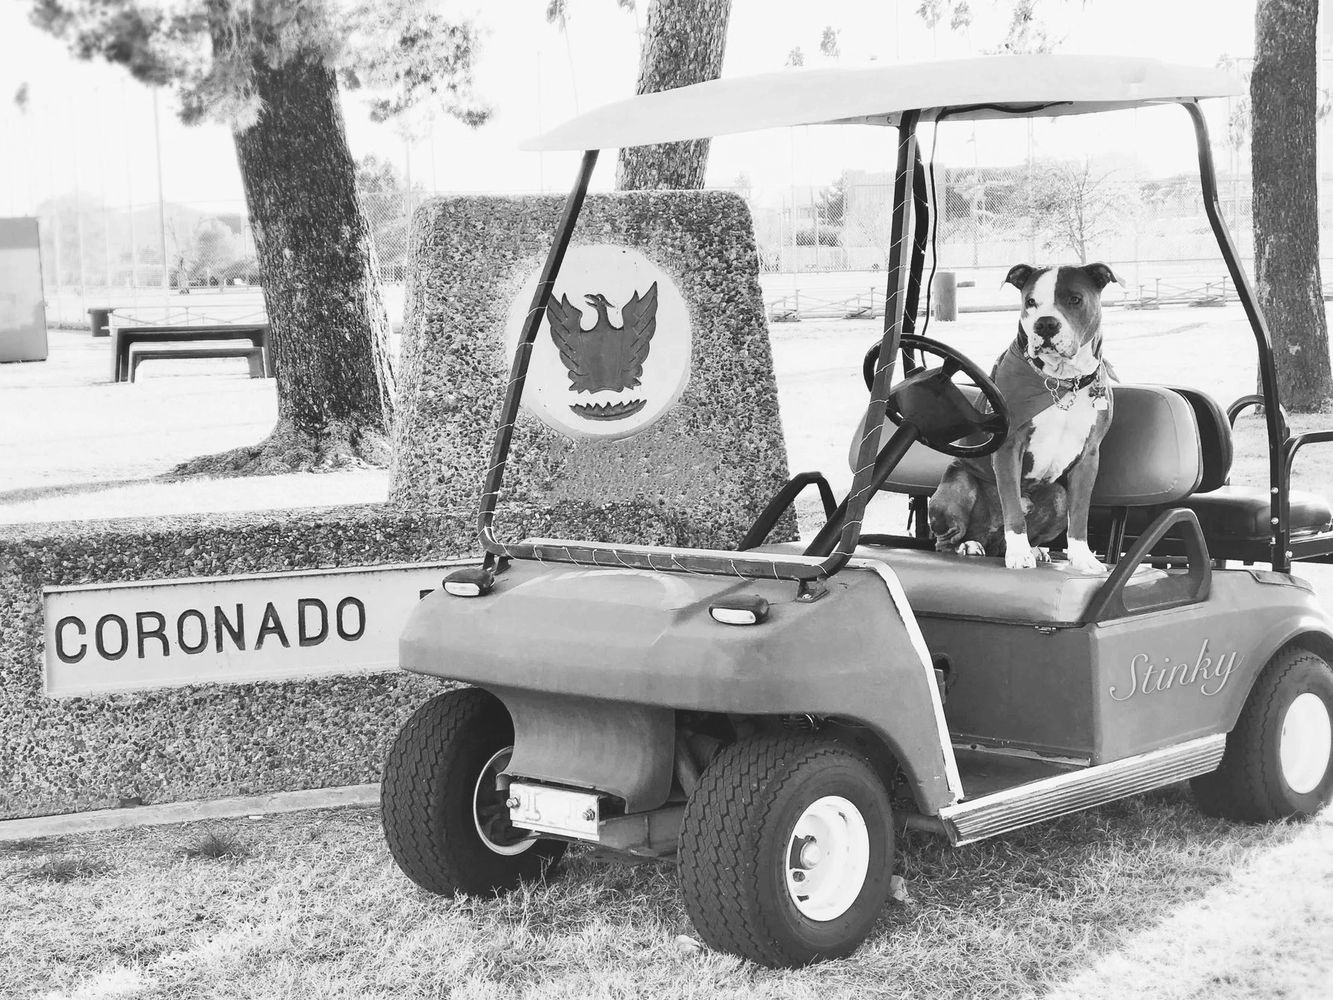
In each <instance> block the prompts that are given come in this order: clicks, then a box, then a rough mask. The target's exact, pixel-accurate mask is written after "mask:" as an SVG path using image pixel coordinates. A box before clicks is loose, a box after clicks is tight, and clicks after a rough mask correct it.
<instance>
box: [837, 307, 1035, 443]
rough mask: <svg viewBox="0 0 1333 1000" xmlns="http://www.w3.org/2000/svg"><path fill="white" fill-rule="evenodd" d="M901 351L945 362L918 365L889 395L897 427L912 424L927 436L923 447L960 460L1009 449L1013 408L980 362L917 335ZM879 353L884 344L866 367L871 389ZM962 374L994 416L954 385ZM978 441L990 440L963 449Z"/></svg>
mask: <svg viewBox="0 0 1333 1000" xmlns="http://www.w3.org/2000/svg"><path fill="white" fill-rule="evenodd" d="M899 346H900V347H901V348H902V349H903V350H908V351H919V352H920V353H921V354H923V355H928V356H931V357H935V358H939V359H940V361H941V362H942V364H941V365H939V367H937V368H927V367H926V366H925V364H923V363H918V364H917V365H916V366H915V367H913V368H911V369H909V370H908V371H907V372H906V374H905V376H904V378H903V380H902V381H901V382H899V383H898V384H897V385H895V386H894V387H893V388H892V389H891V390H890V391H889V398H888V401H887V403H886V405H885V413H886V415H887V416H888V418H889V419H890V420H891V421H893V423H894V424H896V425H898V426H900V427H901V426H902V425H903V424H911V425H912V426H913V427H915V428H916V429H917V431H918V433H919V434H920V435H921V441H922V443H923V444H925V445H927V446H928V447H930V448H933V449H934V450H935V451H938V452H941V453H943V454H945V455H951V456H953V457H954V458H981V457H982V456H984V455H989V454H991V453H992V452H994V451H996V450H997V449H998V448H999V447H1000V445H1002V444H1004V440H1005V438H1006V437H1008V436H1009V407H1008V406H1007V405H1006V404H1005V401H1004V397H1003V396H1002V395H1000V390H999V389H998V388H997V387H996V385H995V383H994V382H993V381H991V378H990V376H989V375H987V374H986V373H985V372H984V371H982V370H981V368H980V367H979V366H978V365H977V363H976V362H975V361H973V360H972V359H971V358H969V357H967V356H966V355H964V354H961V353H959V352H958V351H957V350H955V349H954V348H952V347H950V346H949V345H948V344H942V343H940V342H939V341H938V340H931V339H930V338H929V337H920V336H917V335H916V334H913V333H905V334H903V335H902V337H901V338H900V341H899ZM879 348H880V345H879V344H874V345H873V346H872V347H871V348H870V350H868V351H867V352H866V356H865V360H864V361H863V362H862V364H861V373H862V374H863V375H864V376H865V380H866V387H867V388H870V387H871V386H872V385H873V384H874V381H875V367H876V365H877V364H878V362H879ZM959 372H961V373H962V374H964V375H966V376H967V378H968V380H969V381H970V382H971V383H972V385H974V386H975V387H976V388H977V389H978V390H979V391H980V392H981V399H982V401H984V402H985V403H986V404H988V405H989V407H990V410H989V412H987V411H985V410H982V409H979V408H978V407H977V404H976V403H974V402H973V401H972V399H970V398H969V397H968V395H967V394H966V393H964V392H963V390H962V389H961V388H959V387H958V386H957V385H955V384H954V381H953V377H954V376H955V375H957V374H958V373H959ZM978 435H984V437H983V438H982V440H981V441H980V442H977V443H974V444H959V443H958V442H959V441H960V440H966V439H970V438H973V437H977V436H978Z"/></svg>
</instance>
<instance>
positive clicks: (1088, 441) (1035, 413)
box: [929, 264, 1120, 573]
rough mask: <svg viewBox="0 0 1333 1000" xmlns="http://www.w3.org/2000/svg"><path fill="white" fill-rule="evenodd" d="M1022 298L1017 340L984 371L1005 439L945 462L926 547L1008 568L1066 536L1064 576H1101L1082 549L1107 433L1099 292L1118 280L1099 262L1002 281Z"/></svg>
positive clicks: (1021, 271)
mask: <svg viewBox="0 0 1333 1000" xmlns="http://www.w3.org/2000/svg"><path fill="white" fill-rule="evenodd" d="M1005 281H1006V282H1007V283H1008V284H1011V285H1013V286H1014V287H1016V288H1017V289H1018V290H1019V291H1020V292H1022V295H1023V312H1022V315H1021V316H1020V318H1019V321H1018V335H1017V337H1016V338H1015V339H1014V341H1013V343H1011V344H1010V345H1009V348H1008V350H1006V351H1005V352H1004V354H1002V355H1001V356H1000V359H999V361H997V362H996V365H995V369H994V371H993V372H992V376H991V377H992V378H993V379H994V380H995V383H996V385H997V386H998V388H999V390H1000V393H1001V395H1003V396H1004V398H1005V402H1006V403H1007V404H1008V408H1009V437H1008V438H1007V439H1006V440H1005V443H1004V444H1003V445H1002V446H1001V447H1000V449H999V450H998V451H996V452H995V453H994V454H993V455H991V456H990V457H988V458H982V459H954V461H953V462H951V463H950V464H949V467H948V469H946V470H945V473H944V476H943V477H942V478H941V480H940V485H939V488H938V489H937V490H936V491H935V493H934V495H933V496H932V497H931V498H930V506H929V511H930V530H931V533H932V534H933V535H934V536H935V547H936V548H937V549H939V550H941V551H953V552H958V553H959V554H962V555H999V554H1000V552H1001V550H1003V552H1004V563H1005V565H1006V566H1008V567H1009V568H1010V569H1023V568H1026V567H1031V566H1036V565H1037V563H1038V562H1039V561H1041V562H1044V561H1047V560H1048V559H1049V555H1048V554H1047V551H1046V549H1045V547H1044V546H1045V545H1046V544H1047V543H1048V542H1050V541H1051V540H1052V539H1054V538H1056V537H1058V536H1059V535H1060V533H1061V532H1062V531H1066V530H1067V532H1068V544H1067V547H1066V553H1067V555H1068V557H1069V563H1070V566H1071V567H1072V568H1074V569H1075V570H1078V571H1079V572H1082V573H1105V572H1106V567H1105V566H1103V565H1102V563H1101V562H1099V561H1098V559H1097V557H1096V556H1094V555H1093V553H1092V551H1091V550H1090V549H1089V548H1088V508H1089V506H1090V503H1091V500H1092V485H1093V483H1094V482H1095V481H1096V479H1097V461H1098V446H1099V445H1100V444H1101V440H1102V438H1103V437H1104V436H1105V435H1106V429H1107V428H1108V427H1110V425H1111V393H1110V391H1109V389H1108V386H1107V382H1108V380H1109V379H1110V377H1111V376H1110V372H1109V371H1108V368H1107V365H1106V362H1104V361H1103V360H1102V334H1101V318H1102V310H1101V292H1102V289H1103V288H1105V287H1106V285H1107V283H1108V282H1111V281H1115V282H1117V283H1119V281H1120V279H1119V278H1117V277H1116V276H1115V274H1114V273H1113V272H1112V271H1111V269H1110V268H1109V267H1107V266H1106V265H1105V264H1087V265H1083V266H1078V267H1072V266H1071V267H1032V266H1030V265H1028V264H1019V265H1017V266H1015V267H1013V268H1011V269H1010V271H1009V274H1008V276H1007V277H1006V278H1005Z"/></svg>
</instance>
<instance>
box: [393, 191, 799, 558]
mask: <svg viewBox="0 0 1333 1000" xmlns="http://www.w3.org/2000/svg"><path fill="white" fill-rule="evenodd" d="M561 204H562V199H560V198H555V197H525V198H498V197H466V198H437V199H433V200H431V201H428V202H426V203H425V204H423V205H422V206H421V208H420V209H418V211H417V214H416V217H415V220H414V229H413V238H412V260H411V267H410V269H409V272H408V273H409V281H408V294H407V324H406V328H405V331H404V338H403V358H402V364H401V365H400V372H399V402H400V411H399V414H400V416H399V423H398V427H397V431H396V436H395V441H394V466H393V473H392V481H391V487H390V496H391V498H392V499H393V500H396V501H398V502H401V503H404V504H408V505H411V506H414V507H421V508H425V509H443V510H457V509H460V508H467V509H472V508H474V507H475V505H476V503H477V501H478V499H479V497H480V493H481V484H482V480H483V476H484V474H485V471H486V466H487V462H488V459H489V456H490V444H491V437H492V434H493V432H494V428H495V425H496V423H497V419H498V415H499V410H500V403H501V399H502V396H503V389H504V385H505V382H506V380H507V377H508V373H509V365H510V359H509V357H508V356H507V353H506V351H505V349H504V346H503V345H504V331H505V327H506V321H507V320H508V319H509V317H510V314H511V307H512V306H513V304H514V301H515V299H516V297H518V296H519V295H520V291H521V289H523V286H524V284H525V282H529V283H530V279H531V277H532V276H533V274H534V273H535V272H537V271H538V270H540V267H541V265H542V262H543V260H544V258H545V255H546V252H547V249H548V248H549V246H550V243H551V238H552V234H553V233H554V231H555V226H556V222H557V220H558V218H559V214H560V208H561ZM591 244H610V245H613V246H625V247H630V248H633V249H635V250H637V251H639V252H641V253H642V254H643V255H645V256H646V257H647V258H648V259H649V260H650V261H651V262H652V263H653V264H655V265H656V266H657V267H659V268H660V269H661V270H662V272H664V273H665V274H666V275H667V276H668V277H669V278H670V279H671V281H672V282H674V284H675V286H676V287H678V288H679V290H680V292H681V294H682V295H683V298H684V300H685V305H686V307H687V309H688V312H689V319H690V325H691V327H692V337H693V343H692V354H691V358H690V360H691V371H690V376H689V383H688V385H687V386H686V388H685V390H684V393H683V395H682V396H681V397H680V398H679V400H678V402H677V403H676V404H675V406H674V408H672V409H671V410H670V411H669V412H668V413H667V414H666V415H665V416H663V417H662V418H661V419H660V420H658V421H657V422H656V423H654V424H652V425H651V426H650V427H648V428H646V429H645V430H643V431H642V432H641V433H639V434H637V435H635V436H633V437H627V438H624V439H621V440H587V439H582V440H573V439H571V438H569V437H567V436H565V435H563V434H561V433H559V432H557V431H555V430H552V429H550V428H549V427H547V426H546V425H545V424H543V423H542V422H540V421H539V420H537V419H536V418H535V417H534V416H533V415H531V414H530V413H527V412H523V413H520V415H519V421H518V424H517V427H516V429H515V434H514V441H513V448H512V450H511V452H510V456H511V457H510V464H509V469H508V471H507V474H506V478H505V489H504V493H503V495H502V497H501V506H500V511H499V517H498V519H497V525H498V528H499V531H500V533H501V535H502V537H509V538H517V537H519V535H520V534H521V532H520V531H519V530H518V529H517V527H516V525H515V516H514V513H513V512H512V509H511V505H512V504H514V503H518V504H519V505H520V507H521V506H523V505H525V504H535V505H542V506H545V507H547V508H549V509H550V510H551V511H552V512H553V514H554V517H553V520H554V522H555V524H554V531H555V533H556V534H559V535H562V536H565V537H584V538H595V539H599V540H607V541H612V540H614V541H624V542H642V543H652V542H662V541H665V542H669V543H675V544H691V545H700V546H709V547H722V548H725V547H730V546H733V545H735V543H736V542H738V541H739V540H740V537H741V535H742V534H744V532H745V530H746V529H747V528H748V527H749V525H750V524H751V522H752V521H753V520H754V517H755V516H756V515H757V514H758V512H759V511H760V510H762V509H763V506H764V504H765V503H766V502H767V500H768V499H769V497H771V496H772V495H773V493H774V492H775V491H776V490H777V489H778V488H779V487H780V486H781V484H782V483H783V482H784V481H785V480H786V477H787V456H786V448H785V445H784V442H783V437H782V426H781V422H780V420H779V417H778V403H777V390H776V386H775V383H774V379H773V362H772V353H771V350H770V347H769V342H768V328H767V324H766V322H765V318H764V311H763V302H762V298H761V293H760V289H759V282H758V256H757V253H756V249H755V242H754V233H753V227H752V223H751V220H750V214H749V210H748V208H747V207H746V205H745V202H744V201H743V200H742V199H741V198H739V197H737V196H736V195H733V194H726V193H721V192H706V191H696V192H630V193H621V194H614V195H593V196H590V197H589V198H588V200H587V202H586V204H585V206H584V210H583V214H582V216H581V218H580V221H579V225H578V228H577V230H576V231H575V235H574V239H573V243H572V247H582V246H588V245H591ZM571 252H572V250H571ZM595 290H597V289H596V287H594V286H588V287H580V288H571V289H569V290H568V292H569V295H570V298H571V299H572V300H573V301H574V302H575V303H576V304H577V305H579V306H581V307H582V308H583V309H585V311H586V310H587V308H588V307H587V306H585V305H584V304H583V302H582V301H581V299H582V295H583V294H584V293H585V292H588V291H595ZM640 290H642V289H640ZM561 294H562V286H561V284H560V283H557V286H556V297H557V298H559V297H560V295H561ZM526 305H527V301H526V299H522V300H521V302H520V308H526ZM617 305H619V303H617ZM585 322H586V321H585ZM550 335H551V334H550V329H549V324H548V323H546V322H545V321H544V322H543V328H542V332H541V334H540V335H539V339H540V337H549V336H550ZM669 335H670V334H669V332H667V331H661V332H659V333H658V337H659V338H663V337H666V336H669ZM653 350H654V351H657V350H658V347H657V346H654V347H653ZM654 363H656V358H655V356H654V355H650V356H649V359H648V361H647V363H646V364H647V365H652V364H654ZM645 367H646V366H645ZM531 391H532V386H531V383H530V385H529V392H531ZM525 398H526V397H525ZM650 515H651V516H650ZM661 524H665V525H666V527H667V532H668V534H667V537H666V538H661V537H654V531H655V528H654V526H657V525H661ZM780 527H781V531H785V532H787V535H786V537H791V534H790V533H791V531H792V527H793V525H792V522H790V521H788V522H787V523H786V524H784V525H782V526H780ZM775 537H778V535H775Z"/></svg>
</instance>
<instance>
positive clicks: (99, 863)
mask: <svg viewBox="0 0 1333 1000" xmlns="http://www.w3.org/2000/svg"><path fill="white" fill-rule="evenodd" d="M109 871H111V866H110V865H109V864H107V863H106V862H105V861H103V860H101V859H100V858H94V857H89V856H85V855H78V854H58V855H56V856H55V857H53V858H47V859H46V860H45V861H43V862H41V863H40V864H38V865H35V866H33V867H32V868H29V869H28V871H27V873H26V875H25V876H24V877H25V878H26V879H27V880H28V881H29V882H55V883H64V882H74V881H76V880H79V879H89V878H97V877H98V876H99V875H105V874H106V873H107V872H109Z"/></svg>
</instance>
